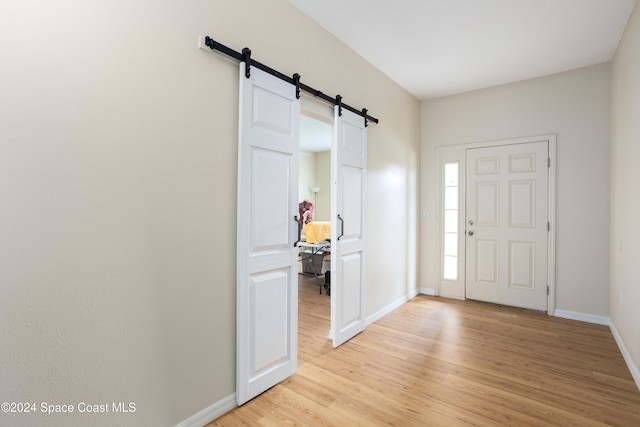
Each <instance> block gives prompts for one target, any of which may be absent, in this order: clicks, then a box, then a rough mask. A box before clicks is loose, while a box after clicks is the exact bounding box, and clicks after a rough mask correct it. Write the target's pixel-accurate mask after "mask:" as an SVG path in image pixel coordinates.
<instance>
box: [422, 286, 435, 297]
mask: <svg viewBox="0 0 640 427" xmlns="http://www.w3.org/2000/svg"><path fill="white" fill-rule="evenodd" d="M420 293H421V294H422V295H431V296H435V295H436V290H435V289H431V288H420Z"/></svg>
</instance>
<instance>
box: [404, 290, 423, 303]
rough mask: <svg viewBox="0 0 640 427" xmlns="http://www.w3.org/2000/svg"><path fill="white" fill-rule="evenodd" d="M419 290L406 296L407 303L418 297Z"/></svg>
mask: <svg viewBox="0 0 640 427" xmlns="http://www.w3.org/2000/svg"><path fill="white" fill-rule="evenodd" d="M420 293H421V292H420V289H418V288H416V289H414V290H412V291H411V292H409V293H408V294H407V301H409V300H412V299H414V298H415V297H417V296H418V295H420Z"/></svg>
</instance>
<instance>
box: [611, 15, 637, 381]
mask: <svg viewBox="0 0 640 427" xmlns="http://www.w3.org/2000/svg"><path fill="white" fill-rule="evenodd" d="M638 76H640V6H636V8H635V11H634V13H633V15H632V16H631V19H630V20H629V23H628V24H627V28H626V30H625V33H624V36H623V38H622V41H621V43H620V45H619V46H618V51H617V52H616V56H615V58H614V61H613V80H612V81H613V87H612V102H611V252H610V256H611V275H610V280H611V289H610V298H609V307H610V317H611V323H612V324H613V326H614V328H615V329H616V330H617V331H618V333H619V335H620V338H621V339H622V341H623V343H624V346H625V347H626V349H627V350H628V352H629V356H630V357H631V359H632V361H633V362H632V364H631V366H632V369H634V368H635V369H634V375H635V379H636V384H638V386H639V387H640V370H639V367H640V228H639V227H638V212H640V197H638V194H640V191H639V189H638V184H639V183H640V167H639V165H640V120H639V118H640V80H639V77H638Z"/></svg>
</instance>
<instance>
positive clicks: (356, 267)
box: [331, 106, 367, 347]
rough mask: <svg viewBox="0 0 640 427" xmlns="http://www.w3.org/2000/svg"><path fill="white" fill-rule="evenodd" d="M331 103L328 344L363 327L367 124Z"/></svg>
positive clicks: (340, 340)
mask: <svg viewBox="0 0 640 427" xmlns="http://www.w3.org/2000/svg"><path fill="white" fill-rule="evenodd" d="M338 111H339V107H337V106H336V107H335V114H334V117H335V126H334V131H335V134H334V135H335V136H334V139H333V146H332V150H331V180H332V185H333V191H332V201H331V211H332V218H333V221H334V224H335V226H332V227H331V335H332V337H333V346H334V347H338V346H339V345H341V344H342V343H344V342H346V341H347V340H349V339H351V338H352V337H353V336H355V335H357V334H358V333H360V332H362V331H363V330H364V326H365V308H364V299H365V298H364V294H365V282H364V263H365V251H364V247H365V239H364V238H365V230H364V217H365V209H364V207H365V203H364V194H365V178H366V174H367V129H366V127H365V125H364V118H363V117H361V116H359V115H357V114H354V113H352V112H350V111H347V110H344V109H343V110H342V115H339V112H338Z"/></svg>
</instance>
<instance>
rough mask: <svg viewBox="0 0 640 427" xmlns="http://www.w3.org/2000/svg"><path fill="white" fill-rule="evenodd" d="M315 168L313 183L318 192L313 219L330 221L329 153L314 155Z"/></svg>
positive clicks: (321, 152)
mask: <svg viewBox="0 0 640 427" xmlns="http://www.w3.org/2000/svg"><path fill="white" fill-rule="evenodd" d="M315 166H316V167H315V171H316V176H315V182H316V185H317V186H318V188H320V192H319V193H318V194H316V198H315V200H316V207H315V211H314V212H315V214H314V216H313V217H314V219H315V220H316V221H331V151H320V152H317V153H315ZM311 200H314V199H311Z"/></svg>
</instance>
